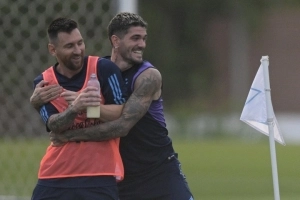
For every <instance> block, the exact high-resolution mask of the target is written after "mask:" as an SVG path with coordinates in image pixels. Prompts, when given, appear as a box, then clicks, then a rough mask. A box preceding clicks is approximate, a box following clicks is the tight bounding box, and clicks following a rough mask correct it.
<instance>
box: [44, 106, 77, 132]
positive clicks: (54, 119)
mask: <svg viewBox="0 0 300 200" xmlns="http://www.w3.org/2000/svg"><path fill="white" fill-rule="evenodd" d="M76 116H77V112H75V111H74V110H73V109H72V106H69V107H68V108H67V110H65V111H64V112H62V113H58V114H54V115H51V116H50V117H49V119H48V122H47V126H48V128H49V129H50V130H51V131H53V132H56V133H61V132H62V131H65V130H66V129H67V128H68V127H70V126H71V125H72V123H73V122H74V119H75V118H76Z"/></svg>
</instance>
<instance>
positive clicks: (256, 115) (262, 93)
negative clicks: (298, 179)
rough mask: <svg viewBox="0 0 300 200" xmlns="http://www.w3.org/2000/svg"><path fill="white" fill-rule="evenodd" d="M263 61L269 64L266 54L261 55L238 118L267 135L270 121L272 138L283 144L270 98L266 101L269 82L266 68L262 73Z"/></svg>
mask: <svg viewBox="0 0 300 200" xmlns="http://www.w3.org/2000/svg"><path fill="white" fill-rule="evenodd" d="M263 61H267V62H266V63H265V64H266V65H267V66H266V67H268V66H269V58H268V56H263V57H262V59H261V65H260V67H259V69H258V71H257V74H256V76H255V78H254V81H253V83H252V86H251V88H250V92H249V94H248V97H247V100H246V103H245V106H244V109H243V111H242V115H241V118H240V120H242V121H243V122H245V123H246V124H248V125H249V126H251V127H252V128H254V129H256V130H258V131H259V132H261V133H263V134H265V135H267V136H269V134H270V130H269V122H271V123H272V124H273V127H274V139H275V140H276V141H277V142H279V143H280V144H282V145H285V142H284V140H283V138H282V136H281V134H280V130H279V126H278V122H277V120H276V117H275V114H274V111H273V106H272V102H271V98H270V100H269V101H267V97H266V92H270V88H269V86H270V83H269V73H268V70H266V71H267V73H266V72H265V73H264V69H263ZM267 85H268V87H267ZM267 106H268V107H269V110H270V115H271V116H268V112H267V111H268V110H267Z"/></svg>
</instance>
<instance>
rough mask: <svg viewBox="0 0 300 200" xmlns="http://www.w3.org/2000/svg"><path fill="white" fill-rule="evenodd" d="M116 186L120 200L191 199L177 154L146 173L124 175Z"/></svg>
mask: <svg viewBox="0 0 300 200" xmlns="http://www.w3.org/2000/svg"><path fill="white" fill-rule="evenodd" d="M118 187H119V197H120V200H193V197H192V193H191V192H190V189H189V187H188V184H187V182H186V178H185V175H184V174H183V173H182V171H181V167H180V162H179V161H178V159H177V155H172V156H170V157H169V158H167V159H166V161H165V162H164V163H163V164H162V165H161V166H159V167H158V168H156V169H154V170H152V171H151V172H149V173H148V174H145V175H140V176H135V177H134V178H133V177H126V175H125V179H124V180H123V181H121V182H120V183H119V184H118Z"/></svg>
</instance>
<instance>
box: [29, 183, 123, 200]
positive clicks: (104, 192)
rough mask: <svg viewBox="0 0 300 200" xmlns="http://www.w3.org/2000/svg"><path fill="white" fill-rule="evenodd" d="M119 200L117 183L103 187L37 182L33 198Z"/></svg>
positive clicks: (41, 199) (42, 199)
mask: <svg viewBox="0 0 300 200" xmlns="http://www.w3.org/2000/svg"><path fill="white" fill-rule="evenodd" d="M94 199H95V200H96V199H101V200H118V199H119V197H118V188H117V186H116V184H115V185H112V186H101V187H72V188H62V187H50V186H44V185H39V184H37V185H36V187H35V189H34V191H33V194H32V198H31V200H94Z"/></svg>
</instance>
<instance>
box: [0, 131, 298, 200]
mask: <svg viewBox="0 0 300 200" xmlns="http://www.w3.org/2000/svg"><path fill="white" fill-rule="evenodd" d="M48 144H49V142H48V141H47V139H30V140H29V139H24V138H23V139H1V140H0V147H1V148H0V151H1V159H0V195H9V196H12V195H13V196H23V197H24V196H25V197H30V196H31V193H32V190H33V188H34V186H35V184H36V180H37V170H38V167H39V162H40V160H41V158H42V156H43V154H44V152H45V150H46V147H47V146H48ZM174 148H175V150H176V151H177V152H178V153H179V160H180V161H181V164H182V169H183V172H184V173H185V175H186V177H187V181H188V183H189V186H190V189H191V190H192V193H193V194H194V197H195V199H196V200H198V199H199V200H200V199H201V200H253V199H255V200H273V199H274V195H273V182H272V181H273V180H272V171H271V170H272V169H271V160H270V150H269V143H268V139H267V137H266V140H265V141H262V142H259V143H251V142H248V143H247V142H244V141H241V140H227V139H223V140H203V141H201V140H195V141H179V140H174ZM276 152H277V164H278V165H277V167H278V177H279V189H280V197H281V200H299V199H300V173H299V168H300V159H299V152H300V145H299V146H297V145H287V146H282V145H279V144H278V143H276ZM28 199H29V198H28Z"/></svg>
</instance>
